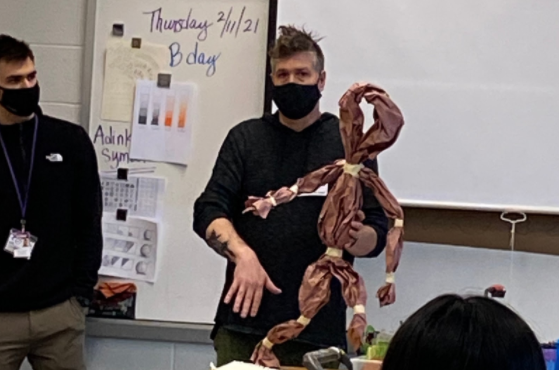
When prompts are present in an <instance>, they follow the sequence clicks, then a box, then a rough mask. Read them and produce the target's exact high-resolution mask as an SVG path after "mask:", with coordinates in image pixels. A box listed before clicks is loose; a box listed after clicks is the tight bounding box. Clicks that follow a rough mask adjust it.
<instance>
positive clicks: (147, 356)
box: [86, 338, 174, 370]
mask: <svg viewBox="0 0 559 370" xmlns="http://www.w3.org/2000/svg"><path fill="white" fill-rule="evenodd" d="M173 350H174V348H173V343H166V342H144V341H131V340H115V339H97V338H88V339H87V340H86V365H87V368H88V369H89V370H117V369H118V370H172V369H173Z"/></svg>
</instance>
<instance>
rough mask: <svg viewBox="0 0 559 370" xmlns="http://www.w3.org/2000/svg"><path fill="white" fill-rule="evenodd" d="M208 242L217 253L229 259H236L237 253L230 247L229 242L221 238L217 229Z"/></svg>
mask: <svg viewBox="0 0 559 370" xmlns="http://www.w3.org/2000/svg"><path fill="white" fill-rule="evenodd" d="M206 243H208V245H209V246H210V248H212V249H213V250H214V251H215V252H216V253H217V254H219V255H220V256H223V257H225V258H227V259H228V260H229V261H233V260H234V259H235V254H234V253H233V252H231V250H230V249H229V245H228V243H227V242H222V241H220V240H219V235H217V233H216V232H215V231H212V232H211V234H210V236H209V237H208V239H207V240H206Z"/></svg>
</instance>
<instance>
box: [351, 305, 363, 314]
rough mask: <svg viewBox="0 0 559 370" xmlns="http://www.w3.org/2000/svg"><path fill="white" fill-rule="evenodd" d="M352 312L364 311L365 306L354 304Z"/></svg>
mask: <svg viewBox="0 0 559 370" xmlns="http://www.w3.org/2000/svg"><path fill="white" fill-rule="evenodd" d="M353 313H354V314H359V313H365V306H363V305H362V304H356V305H355V306H353Z"/></svg>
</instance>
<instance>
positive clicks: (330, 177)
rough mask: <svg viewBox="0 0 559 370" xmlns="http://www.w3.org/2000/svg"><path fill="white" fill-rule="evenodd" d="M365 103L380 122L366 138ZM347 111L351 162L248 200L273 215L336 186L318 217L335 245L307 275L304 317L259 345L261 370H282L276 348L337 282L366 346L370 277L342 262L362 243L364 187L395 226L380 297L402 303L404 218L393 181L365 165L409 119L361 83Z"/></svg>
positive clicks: (343, 103) (356, 336)
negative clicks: (355, 234) (356, 228)
mask: <svg viewBox="0 0 559 370" xmlns="http://www.w3.org/2000/svg"><path fill="white" fill-rule="evenodd" d="M362 99H365V100H366V101H367V102H368V103H370V104H373V105H374V108H375V109H374V112H373V119H374V124H373V126H372V127H371V128H370V129H369V130H368V131H367V132H365V133H363V122H364V116H363V112H362V110H361V108H360V107H359V103H360V102H361V101H362ZM339 106H340V133H341V137H342V141H343V145H344V149H345V158H344V159H340V160H337V161H336V162H334V163H332V164H329V165H326V166H324V167H322V168H320V169H318V170H316V171H314V172H311V173H309V174H308V175H307V176H305V177H303V178H300V179H299V180H297V183H296V184H295V185H293V186H291V187H290V188H287V187H284V188H281V189H279V190H277V191H270V192H268V194H266V197H264V198H259V197H253V196H251V197H249V199H248V200H247V201H246V203H245V206H246V209H245V212H249V211H250V212H253V213H254V214H256V215H259V216H260V217H263V218H266V216H267V215H268V213H269V212H270V211H271V210H272V209H273V208H274V207H276V206H278V205H280V204H283V203H287V202H290V201H291V200H293V199H294V198H295V197H296V196H297V195H298V194H301V193H312V192H314V191H316V190H317V189H318V188H319V187H320V186H322V185H325V184H329V185H330V186H331V187H330V191H329V193H328V196H327V197H326V200H325V202H324V206H323V208H322V211H321V213H320V217H319V220H318V230H319V235H320V238H321V239H322V241H323V243H324V244H325V245H326V246H327V250H326V253H325V254H324V255H322V257H321V258H320V259H319V260H318V261H317V262H315V263H313V264H312V265H310V266H309V267H308V268H307V271H306V272H305V276H304V277H303V282H302V284H301V288H300V290H299V308H300V311H301V316H300V317H299V319H297V320H290V321H288V322H285V323H282V324H279V325H276V326H275V327H274V328H272V329H271V330H270V331H269V332H268V335H267V336H266V338H265V339H264V340H263V341H262V342H260V343H259V344H258V345H257V347H256V348H255V350H254V353H253V355H252V361H253V362H254V363H256V364H258V365H261V366H267V367H276V368H279V366H280V364H279V361H278V359H277V358H276V356H275V355H274V353H273V352H272V347H273V346H274V345H276V344H281V343H283V342H286V341H288V340H290V339H293V338H295V337H297V336H298V335H299V334H300V333H301V332H302V331H303V330H304V329H305V327H306V326H307V325H308V323H309V322H310V320H311V319H312V318H313V317H314V316H315V315H316V314H317V313H318V311H319V310H320V309H321V308H322V307H323V306H324V305H325V304H326V303H327V302H328V300H329V299H330V281H331V279H332V277H335V278H336V279H338V280H339V281H340V283H341V285H342V294H343V297H344V299H345V301H346V303H347V305H348V307H352V308H353V310H354V314H353V319H352V320H351V323H350V324H349V329H348V337H349V339H350V341H351V344H352V345H353V347H354V348H358V347H360V346H361V344H362V339H363V332H364V330H365V326H366V317H365V305H366V301H367V293H366V291H365V284H364V282H363V279H362V278H361V277H360V276H359V274H357V272H355V271H354V270H353V267H352V266H351V265H350V264H349V263H348V262H346V261H344V260H343V259H342V254H343V250H344V249H345V248H348V247H351V246H352V245H353V243H354V240H353V239H352V238H351V236H350V235H349V231H350V230H351V222H352V221H360V219H359V215H358V211H359V210H360V209H361V207H362V205H363V188H362V186H363V185H365V186H367V187H369V188H371V189H372V190H373V192H374V194H375V196H376V198H377V199H378V201H379V203H380V204H381V206H382V207H383V209H384V211H385V213H386V215H387V216H388V217H389V218H390V219H391V220H392V221H393V225H392V227H391V229H390V231H389V232H388V236H387V244H386V251H385V253H386V281H385V284H384V285H383V286H382V287H381V288H380V289H379V290H378V292H377V298H378V299H379V301H380V305H381V306H384V305H388V304H391V303H394V301H395V299H396V291H395V286H394V272H395V271H396V269H397V267H398V262H399V260H400V255H401V253H402V247H403V239H402V238H403V226H404V221H403V219H404V213H403V211H402V208H401V207H400V205H399V204H398V201H397V200H396V198H395V197H394V196H393V195H392V194H391V193H390V191H389V190H388V188H387V187H386V185H385V183H384V182H383V181H382V180H381V179H380V177H379V176H378V175H377V174H376V173H375V172H374V171H372V170H371V169H369V168H367V167H365V166H363V162H364V161H365V160H367V159H371V160H372V159H375V158H376V157H377V156H378V154H379V153H380V152H382V151H383V150H385V149H387V148H389V147H390V146H392V144H394V142H395V141H396V139H397V138H398V135H399V133H400V130H401V128H402V126H403V125H404V119H403V116H402V113H401V112H400V109H399V108H398V107H397V106H396V104H394V102H393V101H392V100H391V99H390V97H389V96H388V94H386V92H385V91H384V90H383V89H381V88H380V87H378V86H375V85H372V84H354V85H353V86H352V87H351V88H350V89H349V90H348V91H347V92H346V93H345V94H344V95H343V96H342V98H341V99H340V102H339Z"/></svg>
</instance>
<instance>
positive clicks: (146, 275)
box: [99, 213, 158, 282]
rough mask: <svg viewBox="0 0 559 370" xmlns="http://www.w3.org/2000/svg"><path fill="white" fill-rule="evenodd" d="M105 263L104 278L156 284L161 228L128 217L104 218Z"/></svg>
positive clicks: (103, 268)
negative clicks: (121, 218)
mask: <svg viewBox="0 0 559 370" xmlns="http://www.w3.org/2000/svg"><path fill="white" fill-rule="evenodd" d="M103 239H104V246H103V259H102V264H101V269H100V270H99V274H100V275H104V276H114V277H120V278H126V279H133V280H143V281H149V282H155V272H156V264H157V249H158V248H157V247H158V225H157V223H155V222H151V221H146V220H141V219H139V218H135V217H128V218H127V220H126V221H118V220H117V219H116V218H115V215H114V214H109V213H106V214H105V215H104V216H103Z"/></svg>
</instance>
